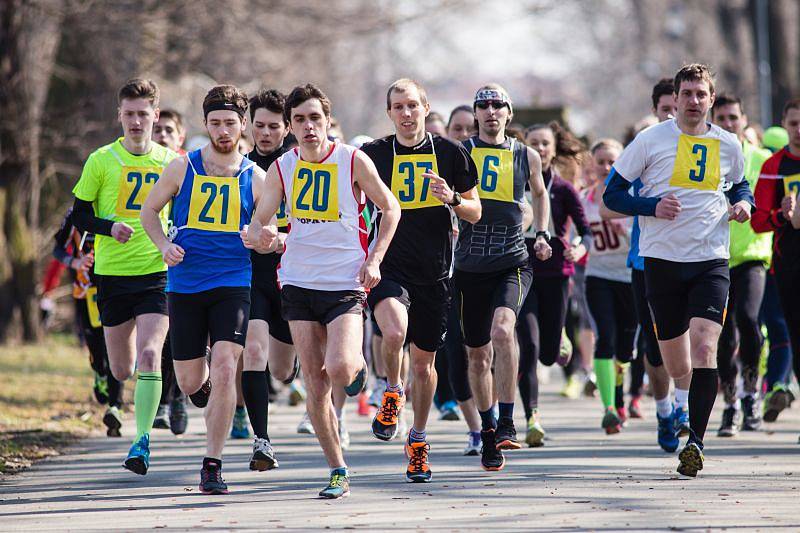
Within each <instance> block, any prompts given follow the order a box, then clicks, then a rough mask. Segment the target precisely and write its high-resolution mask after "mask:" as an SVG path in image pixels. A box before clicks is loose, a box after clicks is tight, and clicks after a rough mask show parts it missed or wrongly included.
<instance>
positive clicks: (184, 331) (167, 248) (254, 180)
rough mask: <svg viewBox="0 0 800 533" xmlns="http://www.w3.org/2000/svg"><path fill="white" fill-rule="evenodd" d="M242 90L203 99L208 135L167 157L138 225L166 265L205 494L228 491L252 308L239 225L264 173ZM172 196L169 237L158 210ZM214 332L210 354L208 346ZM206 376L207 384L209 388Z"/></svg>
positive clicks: (178, 365)
mask: <svg viewBox="0 0 800 533" xmlns="http://www.w3.org/2000/svg"><path fill="white" fill-rule="evenodd" d="M246 112H247V96H246V95H245V94H244V92H242V91H241V90H240V89H238V88H236V87H234V86H232V85H219V86H216V87H213V88H212V89H211V90H210V91H209V92H208V94H206V97H205V99H204V100H203V115H204V117H205V124H206V130H207V132H208V136H209V139H211V142H210V143H209V144H207V145H206V146H205V147H203V148H201V149H199V150H195V151H193V152H191V153H189V154H187V155H186V156H181V157H179V158H177V159H176V160H175V161H173V162H172V163H171V164H170V165H169V166H168V167H167V168H166V169H164V173H163V174H162V176H161V179H160V180H159V182H158V183H157V184H156V186H155V187H153V190H152V191H151V192H150V195H149V196H148V197H147V200H146V201H145V204H144V207H143V209H142V214H141V219H142V227H143V228H144V230H145V231H146V232H147V234H148V236H149V237H150V239H152V241H153V243H154V244H155V245H156V246H157V247H158V249H159V250H160V251H161V253H162V255H163V257H164V261H166V263H167V265H169V267H170V268H169V276H168V283H167V295H168V300H169V320H170V342H171V344H172V356H173V359H174V362H175V375H176V377H177V378H178V384H179V385H180V387H181V390H184V391H187V392H188V391H191V392H189V398H190V399H191V400H192V403H194V404H195V405H196V406H197V407H201V408H202V407H206V410H205V419H206V429H207V434H206V456H205V457H204V458H203V467H202V469H201V471H200V491H201V492H203V494H227V492H228V486H227V485H226V484H225V481H224V479H223V478H222V449H223V447H224V445H225V437H226V435H227V433H228V428H229V427H230V424H231V420H232V419H233V410H234V407H235V405H236V389H235V382H234V380H235V379H236V366H237V360H238V358H239V356H240V355H241V353H242V349H243V348H244V343H245V338H246V336H247V325H248V323H247V317H248V315H249V312H250V276H251V268H250V252H249V251H248V250H247V249H246V248H245V246H244V244H243V243H242V240H241V238H240V235H239V232H240V231H241V230H242V229H243V228H244V227H245V226H246V225H247V223H248V222H250V217H251V215H252V212H253V209H254V204H257V202H258V198H259V194H260V190H261V188H260V187H259V186H258V185H259V184H260V183H261V182H263V179H264V171H263V170H261V169H260V168H258V166H257V165H256V164H255V163H253V162H252V161H250V160H249V159H247V158H246V157H244V156H242V155H241V154H239V151H238V150H237V147H238V146H239V138H240V137H241V136H242V134H243V133H244V131H245V127H246V124H247V117H246V116H245V113H246ZM170 200H172V203H173V204H172V213H173V226H172V227H171V228H170V230H169V237H167V235H165V234H164V228H163V227H162V226H161V224H160V222H159V219H158V212H159V211H161V210H162V209H163V208H164V206H166V205H167V204H168V203H169V201H170ZM209 336H210V339H211V361H210V364H209V362H207V361H206V345H207V343H208V339H209ZM212 383H213V389H212Z"/></svg>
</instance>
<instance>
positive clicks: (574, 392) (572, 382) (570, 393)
mask: <svg viewBox="0 0 800 533" xmlns="http://www.w3.org/2000/svg"><path fill="white" fill-rule="evenodd" d="M582 388H583V385H582V384H581V381H580V379H578V376H576V375H575V374H572V375H571V376H570V377H568V378H567V381H566V383H564V388H563V389H561V392H560V394H561V396H563V397H564V398H569V399H570V400H577V399H578V398H580V396H581V389H582Z"/></svg>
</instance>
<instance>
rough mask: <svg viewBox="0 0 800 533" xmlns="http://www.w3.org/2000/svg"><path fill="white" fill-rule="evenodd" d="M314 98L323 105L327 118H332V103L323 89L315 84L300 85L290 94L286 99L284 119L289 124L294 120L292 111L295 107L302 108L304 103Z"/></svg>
mask: <svg viewBox="0 0 800 533" xmlns="http://www.w3.org/2000/svg"><path fill="white" fill-rule="evenodd" d="M312 98H316V99H317V100H319V103H320V104H322V112H323V113H325V116H326V117H329V118H330V116H331V101H330V99H328V96H327V95H326V94H325V93H324V92H322V89H320V88H319V87H317V86H316V85H314V84H313V83H306V84H305V85H298V86H297V87H295V88H294V89H292V92H290V93H289V96H287V97H286V102H285V103H284V105H283V118H284V120H286V122H287V123H288V122H289V121H291V119H292V109H294V108H295V107H298V106H300V104H302V103H303V102H307V101H308V100H311V99H312Z"/></svg>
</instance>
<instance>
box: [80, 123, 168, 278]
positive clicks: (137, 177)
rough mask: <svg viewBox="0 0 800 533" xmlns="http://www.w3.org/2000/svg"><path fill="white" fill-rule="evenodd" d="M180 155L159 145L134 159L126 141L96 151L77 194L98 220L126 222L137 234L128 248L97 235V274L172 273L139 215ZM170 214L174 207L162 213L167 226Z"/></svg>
mask: <svg viewBox="0 0 800 533" xmlns="http://www.w3.org/2000/svg"><path fill="white" fill-rule="evenodd" d="M177 155H178V154H176V153H175V152H173V151H172V150H170V149H168V148H165V147H163V146H161V145H160V144H156V143H153V145H152V149H151V150H150V152H149V153H147V154H144V155H134V154H132V153H130V152H128V151H127V150H126V149H125V147H124V146H123V145H122V138H121V137H120V138H119V139H117V140H116V141H115V142H113V143H111V144H108V145H106V146H103V147H101V148H98V149H97V150H95V151H94V152H93V153H92V154H91V155H90V156H89V158H88V159H87V160H86V164H84V166H83V172H82V173H81V178H80V179H79V180H78V183H77V184H76V185H75V188H74V189H72V192H73V193H74V194H75V196H76V197H77V198H79V199H80V200H84V201H86V202H92V205H93V206H94V212H95V215H96V216H97V217H98V218H105V219H107V220H113V221H114V222H124V223H126V224H128V225H129V226H130V227H132V228H133V235H132V236H131V238H130V240H129V241H128V242H126V243H125V244H120V243H119V242H117V241H115V240H114V239H113V238H112V237H109V236H106V235H97V236H96V238H95V245H94V246H95V248H94V257H95V263H94V271H95V273H97V274H100V275H106V276H143V275H145V274H152V273H154V272H163V271H165V270H166V269H167V266H166V265H165V264H164V261H163V260H162V259H161V252H159V251H158V248H156V246H155V245H154V244H153V242H152V241H151V240H150V238H149V237H148V236H147V234H146V233H145V232H144V229H142V224H141V222H140V221H139V213H140V212H141V210H142V204H144V200H145V198H147V195H148V194H149V193H150V190H151V189H152V188H153V185H154V184H155V182H156V181H158V178H159V177H160V176H161V172H162V171H163V170H164V167H165V166H167V163H169V162H170V161H172V159H174V158H175V157H177ZM168 213H169V208H168V207H165V208H164V209H163V210H162V211H161V213H160V216H161V221H162V224H163V225H164V226H165V227H166V222H167V216H168Z"/></svg>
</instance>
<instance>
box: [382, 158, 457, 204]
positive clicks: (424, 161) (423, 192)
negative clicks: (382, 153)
mask: <svg viewBox="0 0 800 533" xmlns="http://www.w3.org/2000/svg"><path fill="white" fill-rule="evenodd" d="M392 167H393V168H392V194H394V196H395V198H397V201H398V203H399V204H400V208H401V209H419V208H422V207H436V206H440V205H444V204H442V202H440V201H439V200H438V199H437V198H436V197H435V196H433V194H431V190H430V187H431V180H429V179H428V178H425V177H423V176H422V175H423V174H424V173H426V172H433V173H434V174H436V175H437V176H438V175H439V167H438V166H437V164H436V156H435V155H433V154H424V155H396V156H394V162H393V165H392Z"/></svg>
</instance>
